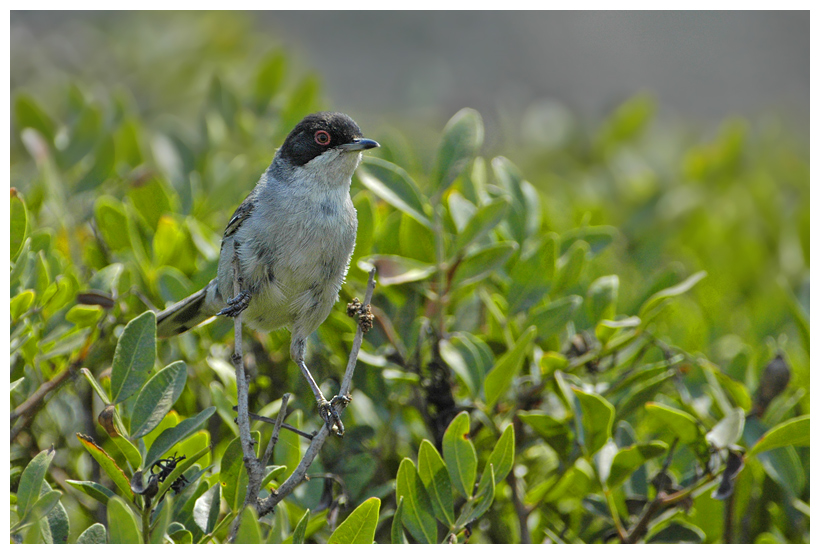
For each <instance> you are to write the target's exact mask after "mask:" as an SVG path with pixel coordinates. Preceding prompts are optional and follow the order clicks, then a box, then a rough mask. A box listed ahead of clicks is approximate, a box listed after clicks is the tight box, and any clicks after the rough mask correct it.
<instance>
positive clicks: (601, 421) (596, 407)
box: [572, 387, 615, 456]
mask: <svg viewBox="0 0 820 554" xmlns="http://www.w3.org/2000/svg"><path fill="white" fill-rule="evenodd" d="M572 390H573V392H574V393H575V396H576V397H577V398H578V401H579V402H580V403H581V421H582V423H583V426H584V446H585V447H586V453H587V455H588V456H591V455H593V454H595V453H596V452H598V450H600V449H601V447H602V446H603V445H604V444H606V441H608V440H609V439H611V438H612V425H613V423H614V422H615V408H614V407H613V406H612V404H610V403H609V402H607V400H606V399H605V398H604V397H603V396H601V395H599V394H595V393H591V392H584V391H582V390H581V389H579V388H577V387H572Z"/></svg>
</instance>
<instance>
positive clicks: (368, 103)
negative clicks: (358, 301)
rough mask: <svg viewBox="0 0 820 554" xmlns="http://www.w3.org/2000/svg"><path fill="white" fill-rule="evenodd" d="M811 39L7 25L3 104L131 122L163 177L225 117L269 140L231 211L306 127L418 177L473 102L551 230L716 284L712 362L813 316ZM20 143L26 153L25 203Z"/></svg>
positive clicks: (761, 15) (708, 311)
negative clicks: (301, 122)
mask: <svg viewBox="0 0 820 554" xmlns="http://www.w3.org/2000/svg"><path fill="white" fill-rule="evenodd" d="M809 36H810V32H809V15H808V12H663V13H645V12H637V13H635V12H592V13H582V12H506V13H505V12H440V13H437V12H205V13H201V12H200V13H184V12H167V13H166V12H161V13H160V12H12V13H11V90H12V102H13V103H14V102H15V99H16V98H17V99H19V98H20V97H21V96H22V97H23V98H24V99H29V98H30V99H31V100H32V101H34V102H36V103H38V105H39V106H42V107H43V109H44V111H45V112H46V116H48V117H49V118H55V117H56V118H60V117H61V116H65V119H66V121H67V122H68V123H71V122H72V115H71V112H72V110H78V109H79V107H80V106H82V105H84V104H86V103H89V104H91V105H96V106H100V108H101V109H102V108H104V107H105V105H106V103H108V104H109V108H110V107H111V105H112V102H113V105H119V106H121V107H123V106H127V110H134V113H135V117H136V118H138V119H139V120H140V121H141V124H142V125H144V126H146V127H147V128H155V129H158V130H161V131H162V133H161V134H160V135H159V136H157V137H155V140H153V139H152V141H151V143H152V146H151V149H152V150H153V153H154V155H155V158H156V159H155V161H156V162H157V163H158V164H159V165H161V166H163V167H166V168H168V167H169V164H170V166H173V164H175V163H177V165H178V162H179V160H178V159H177V161H176V162H175V161H174V156H171V155H167V152H168V151H167V149H165V148H163V145H167V144H168V140H170V142H171V143H172V144H175V145H177V148H178V149H181V152H182V153H181V154H180V156H181V158H182V160H183V162H184V161H185V160H186V155H188V156H190V155H192V154H191V153H190V152H189V153H188V154H186V153H185V145H186V144H188V145H190V143H191V142H192V141H195V140H196V135H197V133H200V132H201V130H202V126H203V125H205V126H206V127H209V129H210V132H213V131H214V126H215V125H217V123H216V122H215V120H214V119H213V118H210V119H209V118H208V117H206V116H205V115H204V113H205V111H207V109H208V106H209V105H210V106H213V105H215V104H218V106H217V108H218V110H221V111H222V113H223V114H224V115H226V116H227V117H228V118H232V119H233V120H235V121H236V122H237V124H238V125H239V127H240V128H243V127H245V128H247V127H249V126H251V127H253V129H254V130H253V133H255V135H254V136H255V137H257V139H254V138H253V137H249V140H250V141H251V143H250V144H249V145H246V146H241V145H239V144H235V145H234V146H235V148H233V149H234V150H235V152H234V155H237V154H238V155H239V157H234V158H232V159H233V161H234V164H237V163H240V162H241V163H243V164H244V163H247V162H248V160H251V161H252V163H250V164H248V165H246V166H244V167H243V168H241V169H237V172H234V173H231V175H238V176H240V178H241V179H243V180H242V181H241V182H242V183H243V184H242V185H240V186H239V188H238V189H237V190H235V191H234V192H233V193H231V192H228V193H227V196H225V200H226V201H227V202H228V203H229V204H231V205H234V204H238V202H239V201H241V198H242V197H244V194H245V191H246V190H249V189H250V186H251V184H252V183H253V182H254V181H255V179H256V175H258V174H259V173H260V172H261V170H262V169H263V168H264V167H265V166H266V165H267V163H268V161H269V159H270V157H271V155H272V151H273V148H275V146H276V145H278V143H279V141H280V140H281V136H283V135H284V133H285V132H286V131H287V129H289V128H290V126H292V125H293V123H295V121H297V120H298V119H300V118H301V117H302V115H304V113H306V112H307V111H310V110H312V109H333V110H339V111H344V112H347V113H349V114H351V115H352V116H353V117H354V119H356V120H357V121H358V123H359V124H360V126H361V127H362V128H363V129H364V130H365V132H366V133H367V134H368V135H372V136H375V137H376V138H379V139H380V141H381V142H382V143H383V144H384V145H385V147H384V148H383V149H381V151H380V152H381V153H380V154H377V155H381V156H385V157H387V158H389V159H392V160H394V161H396V162H398V163H399V164H400V165H402V166H403V167H405V168H406V169H408V170H409V171H410V172H411V174H413V172H414V171H420V170H424V169H426V168H429V166H430V164H431V163H432V154H433V151H434V149H435V146H436V144H437V141H438V133H439V130H440V129H441V127H442V126H443V124H444V122H445V121H446V120H447V119H448V118H449V117H450V116H451V115H452V114H453V113H455V111H457V110H458V109H460V108H462V107H465V106H469V107H473V108H475V109H477V110H478V111H479V112H480V113H481V115H482V117H483V119H484V122H485V126H486V129H487V131H486V138H485V145H484V150H483V152H484V153H485V154H486V155H487V156H488V158H490V157H492V156H495V155H504V156H506V157H508V158H509V159H510V160H511V161H513V162H514V163H516V164H518V165H519V166H520V167H521V168H522V170H523V173H524V175H525V177H526V178H527V179H529V180H530V181H532V182H533V184H534V185H535V186H536V188H537V189H538V190H539V191H540V192H541V193H542V194H543V195H544V205H545V206H546V212H547V216H548V218H547V226H548V227H549V228H551V229H553V230H556V231H558V232H562V231H565V230H567V229H569V228H571V227H573V226H577V225H580V224H607V225H614V226H617V227H619V229H620V231H621V233H623V235H624V238H625V239H626V242H622V243H621V246H622V247H624V248H626V249H627V250H628V252H627V250H624V254H626V255H627V257H630V256H631V260H630V261H631V262H632V263H631V264H630V267H632V268H634V269H635V273H634V277H635V278H636V279H641V278H643V277H645V276H646V275H647V272H648V273H653V272H657V271H662V270H663V268H664V267H666V265H667V264H668V263H672V262H682V263H683V264H684V266H683V267H685V270H686V272H688V273H691V272H694V271H697V270H700V269H706V270H707V271H709V273H710V278H709V280H708V281H707V283H708V284H707V286H705V287H703V289H706V290H703V291H701V292H700V296H701V297H700V298H699V300H700V304H701V305H703V304H704V302H705V303H706V306H705V312H704V314H703V317H704V318H707V319H710V320H713V321H712V322H711V323H710V324H709V326H710V327H714V326H715V325H716V326H717V329H714V328H713V329H712V331H713V332H707V331H704V333H703V334H700V335H698V336H696V337H695V338H693V339H692V341H691V343H690V346H692V347H697V348H704V344H705V343H706V342H708V341H709V340H708V339H715V338H718V337H721V336H723V335H724V334H726V333H728V332H730V331H731V334H735V333H736V334H739V335H740V336H742V337H744V338H745V339H753V340H756V341H762V340H764V339H765V338H766V337H777V336H778V334H779V333H781V332H783V331H784V330H785V331H788V332H790V333H792V332H793V331H794V329H793V328H792V327H790V322H789V318H788V316H787V313H788V312H787V310H785V308H784V306H785V305H786V304H787V303H788V302H787V301H786V300H785V299H784V297H783V294H784V290H783V289H784V287H785V289H786V290H788V291H792V292H793V293H794V294H795V295H796V297H797V298H798V299H799V301H800V303H802V305H803V306H804V308H806V309H807V308H808V263H809V254H808V245H809V237H808V232H809V227H808V214H809V212H808V198H809V197H808V175H809V173H808V159H809V158H808V144H809V134H808V120H809ZM265 79H267V80H265ZM266 86H271V87H273V88H272V89H271V90H276V91H277V94H272V95H271V97H270V98H260V95H261V96H264V94H263V93H262V92H261V91H263V90H265V87H266ZM245 97H252V98H255V100H254V102H255V106H254V109H253V110H252V111H253V112H254V113H248V112H247V111H243V109H242V108H243V106H242V99H243V98H245ZM209 103H210V104H209ZM262 108H264V109H270V110H272V111H273V113H274V114H275V115H276V116H279V117H280V119H279V120H278V121H272V122H270V123H267V122H266V121H265V120H261V122H260V121H259V120H256V119H255V118H256V117H257V116H258V115H260V114H261V111H262ZM122 109H126V108H122ZM13 112H14V114H13V130H12V134H13V135H14V123H15V116H19V114H20V111H19V110H16V111H15V110H13ZM243 118H244V119H243ZM109 119H110V118H109ZM252 119H253V120H252ZM271 119H273V118H271ZM203 122H204V123H203ZM17 123H19V122H17ZM97 123H99V122H97ZM232 124H233V123H232V122H229V123H228V126H229V127H230V126H231V125H232ZM103 126H105V123H103ZM67 131H68V129H66V128H64V129H63V132H62V135H61V134H60V132H58V133H57V137H56V141H57V142H58V143H59V142H60V140H62V141H63V143H65V142H66V140H67V135H66V132H67ZM253 133H252V134H253ZM166 139H168V140H166ZM22 148H23V144H22V142H21V140H20V138H19V136H13V141H12V168H13V171H12V184H13V185H14V186H18V187H22V188H23V189H25V188H26V185H25V184H22V183H21V180H23V181H24V180H25V176H26V171H25V170H24V169H23V168H24V167H26V164H28V167H29V169H30V170H31V169H33V166H32V165H31V161H30V159H29V158H27V157H25V156H18V155H17V154H19V153H21V151H22ZM58 148H59V144H58ZM69 150H71V149H69ZM240 150H241V151H240ZM163 152H166V154H163ZM226 163H227V162H226ZM229 165H230V164H229ZM17 169H20V171H15V170H17ZM234 169H236V168H234ZM170 171H176V172H178V171H179V167H176V168H174V167H171V168H170ZM232 171H233V170H232ZM179 178H184V176H179ZM220 178H224V177H220ZM216 188H217V190H223V189H222V188H221V187H219V186H218V184H217V185H216ZM229 190H230V189H229ZM220 194H221V193H220ZM183 196H185V195H184V194H183ZM213 200H214V205H221V204H218V202H220V201H221V200H220V198H214V199H213ZM189 202H190V198H189V199H188V200H187V201H185V202H184V203H186V204H188V203H189ZM215 226H217V227H218V226H219V225H218V224H217V222H216V221H215ZM603 263H604V264H606V263H610V264H615V267H613V270H614V269H617V266H618V265H620V261H616V260H611V259H610V260H605V261H604V262H603ZM676 267H677V266H676ZM683 267H681V268H680V269H681V271H682V270H683ZM709 284H711V286H712V287H714V288H713V289H711V290H709V286H710V285H709ZM752 290H753V291H754V293H752V292H751V291H752ZM758 293H759V294H758ZM707 297H708V298H707ZM718 309H719V312H720V313H717V312H716V311H715V310H718ZM721 322H722V323H721ZM706 335H710V336H709V337H707V336H706Z"/></svg>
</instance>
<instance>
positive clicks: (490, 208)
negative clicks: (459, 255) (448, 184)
mask: <svg viewBox="0 0 820 554" xmlns="http://www.w3.org/2000/svg"><path fill="white" fill-rule="evenodd" d="M509 207H510V201H509V199H508V198H506V197H504V196H502V197H500V198H496V199H495V200H493V201H492V202H490V203H488V204H485V205H483V206H480V207H479V208H478V210H476V213H475V214H474V215H473V217H471V218H470V220H469V221H468V222H467V225H466V226H465V227H464V229H463V230H462V231H461V232H460V233H459V234H458V237H456V246H455V249H456V251H461V250H464V249H465V248H467V247H468V246H469V245H470V244H472V243H473V241H475V240H478V239H480V238H481V237H483V236H484V235H485V234H486V233H488V232H489V231H490V230H492V229H495V228H496V226H498V224H499V223H500V222H501V220H502V219H504V216H505V215H506V213H507V210H508V209H509Z"/></svg>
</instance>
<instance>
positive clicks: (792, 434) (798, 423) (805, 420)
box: [747, 415, 810, 456]
mask: <svg viewBox="0 0 820 554" xmlns="http://www.w3.org/2000/svg"><path fill="white" fill-rule="evenodd" d="M809 419H810V416H809V415H804V416H799V417H795V418H792V419H789V420H787V421H784V422H783V423H781V424H779V425H776V426H774V427H772V428H771V429H769V430H768V431H767V432H766V433H765V434H764V435H763V436H762V437H760V439H759V440H758V441H757V442H756V443H755V444H754V446H753V447H752V449H751V450H750V451H749V453H748V454H747V455H748V456H756V455H757V454H760V453H761V452H766V451H767V450H771V449H773V448H782V447H784V446H809V441H810V436H809Z"/></svg>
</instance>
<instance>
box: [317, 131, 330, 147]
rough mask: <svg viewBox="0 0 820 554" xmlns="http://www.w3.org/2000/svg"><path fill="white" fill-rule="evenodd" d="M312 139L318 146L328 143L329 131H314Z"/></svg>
mask: <svg viewBox="0 0 820 554" xmlns="http://www.w3.org/2000/svg"><path fill="white" fill-rule="evenodd" d="M313 140H315V141H316V144H318V145H319V146H327V145H328V144H330V133H328V132H327V131H316V134H315V135H313Z"/></svg>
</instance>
